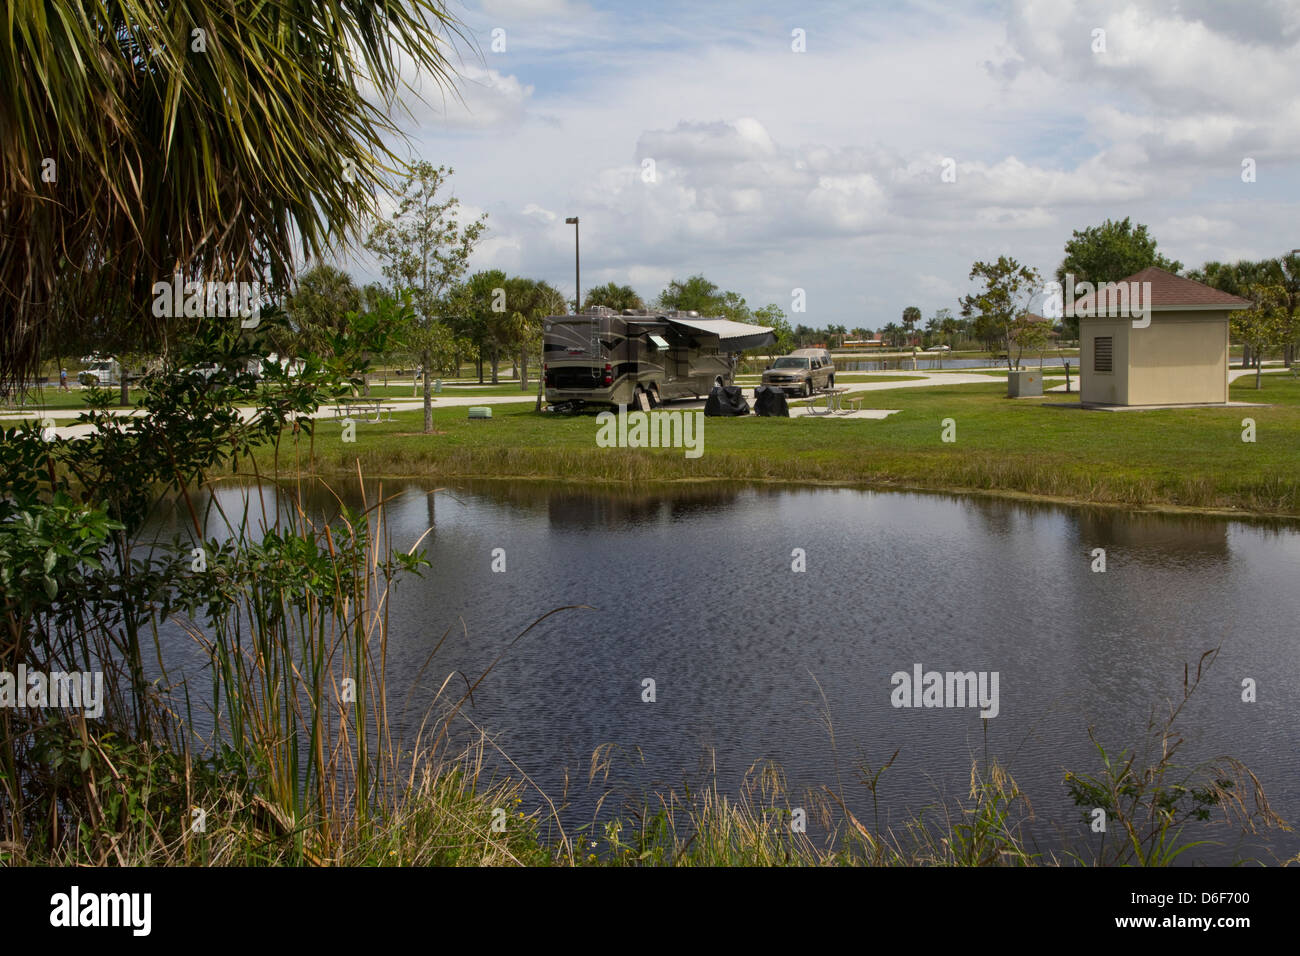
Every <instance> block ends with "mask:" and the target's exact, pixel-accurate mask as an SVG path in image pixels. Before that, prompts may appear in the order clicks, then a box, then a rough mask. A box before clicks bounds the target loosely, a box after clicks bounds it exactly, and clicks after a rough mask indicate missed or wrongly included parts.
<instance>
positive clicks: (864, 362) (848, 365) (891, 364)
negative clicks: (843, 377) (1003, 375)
mask: <svg viewBox="0 0 1300 956" xmlns="http://www.w3.org/2000/svg"><path fill="white" fill-rule="evenodd" d="M1006 367H1007V362H1006V359H1002V360H1001V361H999V360H997V359H993V358H945V359H940V358H936V357H935V354H934V353H933V352H931V353H930V354H928V355H927V354H926V353H924V352H921V353H918V354H917V356H916V364H915V366H913V363H912V356H910V355H908V356H905V357H902V358H867V359H858V358H842V357H840V356H836V357H835V370H836V371H838V372H894V371H899V372H907V371H912V369H913V368H915V369H917V370H919V371H922V372H924V371H927V370H930V369H940V368H1006Z"/></svg>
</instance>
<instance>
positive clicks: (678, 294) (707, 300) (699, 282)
mask: <svg viewBox="0 0 1300 956" xmlns="http://www.w3.org/2000/svg"><path fill="white" fill-rule="evenodd" d="M721 305H722V292H721V290H720V289H719V288H718V287H717V286H716V285H714V284H713V283H712V282H710V281H709V280H708V279H706V278H704V276H702V275H693V276H691V277H690V278H688V279H685V280H681V279H673V280H672V281H671V282H669V283H668V288H666V289H664V290H663V292H661V293H659V308H661V309H680V310H681V311H683V312H698V313H700V315H711V314H713V313H714V312H716V311H717V310H718V309H719V308H720V307H721Z"/></svg>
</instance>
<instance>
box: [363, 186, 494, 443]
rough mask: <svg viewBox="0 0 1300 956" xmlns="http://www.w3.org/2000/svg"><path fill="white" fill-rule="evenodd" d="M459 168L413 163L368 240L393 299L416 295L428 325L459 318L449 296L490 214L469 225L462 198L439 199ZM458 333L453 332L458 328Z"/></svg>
mask: <svg viewBox="0 0 1300 956" xmlns="http://www.w3.org/2000/svg"><path fill="white" fill-rule="evenodd" d="M453 173H454V170H452V169H449V168H447V167H446V166H439V167H437V168H436V169H435V168H434V166H433V164H431V163H428V162H424V161H420V162H416V163H414V164H412V165H411V166H410V167H409V169H408V172H407V175H406V177H405V179H404V180H403V181H402V183H401V185H400V186H399V188H398V196H397V198H398V204H397V209H396V210H395V211H394V212H393V215H392V217H391V218H390V219H389V220H388V221H386V222H379V223H377V224H376V225H375V226H374V228H373V229H371V230H370V235H369V236H367V237H366V242H365V246H366V248H367V249H369V250H370V251H371V252H373V253H374V254H375V255H376V256H377V257H378V258H379V260H380V262H382V263H383V265H382V269H383V273H384V277H385V278H386V279H388V282H389V285H390V286H391V288H392V291H393V298H395V299H398V298H401V296H402V294H403V293H404V292H406V291H408V290H409V291H410V293H411V303H412V305H413V306H414V308H415V314H416V317H417V319H416V320H417V321H418V322H419V323H421V324H422V325H429V324H432V323H434V322H439V321H442V320H443V317H444V316H446V315H448V314H449V313H450V314H454V312H455V310H454V308H453V307H451V303H450V299H449V295H450V293H451V291H452V288H453V286H454V285H455V283H456V282H457V281H458V280H459V279H460V277H461V276H463V275H464V274H465V272H466V270H467V269H468V268H469V257H470V253H471V252H473V250H474V247H475V246H476V245H477V244H478V242H479V239H480V238H481V237H482V235H483V231H484V229H485V228H486V220H487V215H486V214H484V215H482V216H479V218H478V219H476V220H474V221H473V222H471V223H467V224H465V225H464V226H462V225H461V224H460V220H459V218H458V216H459V212H460V200H458V199H457V198H456V197H455V196H449V197H447V198H445V199H439V198H438V191H439V190H440V189H441V188H442V187H443V186H444V185H445V184H446V182H447V180H448V179H450V178H451V176H452V175H453ZM453 331H454V329H453ZM416 337H417V338H419V339H420V340H421V343H422V345H421V347H420V349H419V355H420V362H421V364H422V365H423V367H424V432H425V434H430V433H432V431H433V387H432V381H431V379H430V374H429V373H430V371H431V366H432V364H433V355H432V351H431V346H432V345H433V344H434V342H435V337H434V336H431V335H427V334H426V335H420V336H416Z"/></svg>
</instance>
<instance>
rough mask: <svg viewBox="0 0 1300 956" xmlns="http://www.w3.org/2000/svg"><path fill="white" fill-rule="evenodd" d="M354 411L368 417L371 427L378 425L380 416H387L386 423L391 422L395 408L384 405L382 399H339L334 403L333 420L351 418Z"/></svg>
mask: <svg viewBox="0 0 1300 956" xmlns="http://www.w3.org/2000/svg"><path fill="white" fill-rule="evenodd" d="M354 411H359V412H360V413H361V414H362V415H366V416H368V417H369V421H370V423H371V424H372V425H378V424H379V422H380V421H381V418H380V416H381V415H385V414H386V415H387V416H388V417H387V421H390V422H391V421H392V420H393V412H394V411H396V407H395V406H393V405H385V404H384V400H383V399H382V398H340V399H338V400H337V401H335V403H334V417H335V418H351V417H352V414H353V412H354Z"/></svg>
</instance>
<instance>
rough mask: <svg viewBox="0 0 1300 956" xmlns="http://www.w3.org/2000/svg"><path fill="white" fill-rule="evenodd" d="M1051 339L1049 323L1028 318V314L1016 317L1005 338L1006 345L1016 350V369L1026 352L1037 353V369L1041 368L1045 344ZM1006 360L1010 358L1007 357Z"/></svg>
mask: <svg viewBox="0 0 1300 956" xmlns="http://www.w3.org/2000/svg"><path fill="white" fill-rule="evenodd" d="M1051 339H1052V326H1051V323H1050V322H1047V321H1043V320H1041V319H1033V318H1030V316H1029V313H1028V312H1026V313H1024V314H1023V315H1019V316H1017V317H1016V319H1015V321H1014V322H1012V323H1011V329H1010V331H1009V334H1008V336H1007V341H1008V344H1009V345H1011V346H1013V347H1014V348H1015V350H1016V368H1019V367H1020V359H1021V357H1022V356H1023V355H1024V354H1025V353H1026V352H1037V353H1038V367H1039V368H1040V369H1041V368H1042V367H1043V350H1044V349H1046V348H1047V343H1048V342H1050V341H1051ZM1008 358H1010V356H1009V355H1008Z"/></svg>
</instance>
